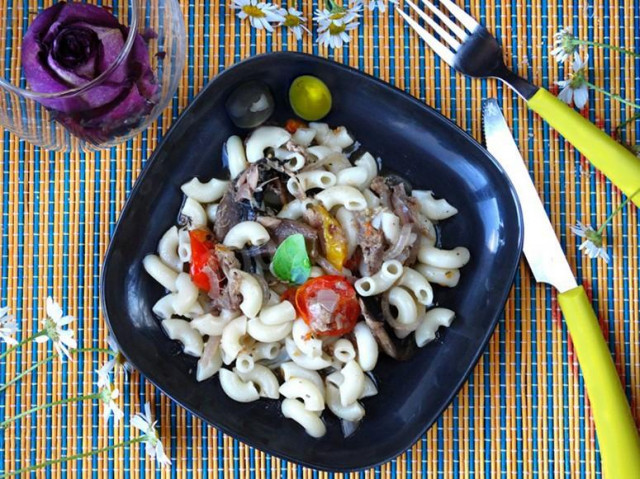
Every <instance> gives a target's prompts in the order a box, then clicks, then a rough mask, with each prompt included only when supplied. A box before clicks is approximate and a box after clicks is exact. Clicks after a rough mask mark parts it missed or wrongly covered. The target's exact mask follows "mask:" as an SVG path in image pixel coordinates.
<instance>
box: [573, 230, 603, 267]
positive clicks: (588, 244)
mask: <svg viewBox="0 0 640 479" xmlns="http://www.w3.org/2000/svg"><path fill="white" fill-rule="evenodd" d="M571 231H573V233H574V234H576V235H578V236H579V237H580V238H585V241H583V242H582V244H581V245H580V251H584V252H585V254H586V255H587V256H588V257H589V258H591V259H593V258H602V259H603V260H604V262H605V263H608V262H609V255H608V254H607V252H606V251H605V249H604V246H603V245H602V233H599V232H597V231H595V230H594V229H593V228H592V227H591V226H585V225H583V224H582V223H580V222H579V221H578V224H577V225H576V226H572V227H571Z"/></svg>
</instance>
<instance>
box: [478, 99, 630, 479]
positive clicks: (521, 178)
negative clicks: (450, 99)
mask: <svg viewBox="0 0 640 479" xmlns="http://www.w3.org/2000/svg"><path fill="white" fill-rule="evenodd" d="M483 124H484V135H485V140H486V144H487V149H488V150H489V152H490V153H491V154H492V155H493V156H494V158H495V159H496V160H498V163H500V165H501V166H502V168H503V169H504V171H505V172H506V174H507V176H508V177H509V180H510V181H511V184H512V185H513V188H514V189H515V191H516V193H517V196H518V199H519V200H520V207H521V210H522V217H523V222H524V255H525V257H526V258H527V262H528V263H529V267H530V268H531V271H532V273H533V276H534V277H535V279H536V281H538V282H542V283H547V284H550V285H552V286H553V287H554V288H556V289H557V290H558V304H559V305H560V309H561V310H562V313H563V315H564V319H565V323H566V324H567V329H568V330H569V334H570V335H571V339H572V341H573V345H574V348H575V351H576V355H577V357H578V362H579V363H580V368H581V370H582V375H583V377H584V381H585V386H586V389H587V394H588V395H589V401H590V403H591V411H592V413H593V418H594V422H595V425H596V431H597V434H598V441H599V443H600V451H601V455H602V461H603V466H604V467H603V469H604V472H605V477H607V478H608V479H620V478H629V479H632V478H640V437H639V436H638V429H637V428H636V424H635V422H634V419H633V416H632V415H631V409H630V408H629V403H628V402H627V398H626V396H625V394H624V391H623V389H622V385H621V384H620V378H619V377H618V373H617V371H616V368H615V365H614V364H613V360H612V359H611V353H610V351H609V348H608V346H607V343H606V342H605V340H604V337H603V336H602V331H601V330H600V325H599V323H598V318H597V317H596V315H595V313H594V312H593V308H592V306H591V303H590V301H589V298H588V297H587V295H586V293H585V291H584V288H583V287H582V286H578V284H577V282H576V278H575V276H574V274H573V273H572V271H571V268H570V267H569V263H568V262H567V259H566V257H565V255H564V252H563V251H562V247H561V246H560V242H559V241H558V238H557V237H556V235H555V232H554V230H553V227H552V226H551V222H550V221H549V218H548V216H547V213H546V211H545V209H544V206H543V205H542V202H541V201H540V197H539V196H538V192H537V191H536V188H535V186H534V184H533V182H532V181H531V177H530V176H529V171H528V170H527V168H526V166H525V164H524V160H523V159H522V156H521V155H520V152H519V150H518V146H517V145H516V143H515V141H514V139H513V136H512V134H511V131H510V130H509V126H508V125H507V122H506V121H505V119H504V116H503V115H502V112H501V111H500V107H499V106H498V103H497V101H496V100H495V99H489V100H486V101H485V102H484V106H483Z"/></svg>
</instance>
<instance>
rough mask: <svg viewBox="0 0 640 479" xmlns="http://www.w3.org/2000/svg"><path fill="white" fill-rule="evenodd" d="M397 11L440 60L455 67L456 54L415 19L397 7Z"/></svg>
mask: <svg viewBox="0 0 640 479" xmlns="http://www.w3.org/2000/svg"><path fill="white" fill-rule="evenodd" d="M396 11H397V12H398V13H399V14H400V16H401V17H402V18H404V20H405V21H406V22H407V23H408V24H409V26H410V27H411V28H413V29H414V30H415V31H416V33H417V34H418V35H420V37H421V38H422V39H423V40H424V41H425V42H426V43H427V45H429V47H430V48H431V49H432V50H433V51H434V52H436V53H437V54H438V55H439V56H440V58H442V59H443V60H444V61H445V62H447V63H448V64H449V66H453V61H454V60H453V58H454V57H455V54H454V53H453V52H452V51H451V50H449V49H448V48H447V47H446V46H444V45H443V44H442V43H440V42H439V41H438V40H436V38H435V37H434V36H433V35H431V34H430V33H429V32H428V31H426V30H425V29H424V28H422V27H421V26H420V24H419V23H418V22H416V21H415V20H414V19H413V18H411V17H410V16H409V15H407V14H406V13H404V12H403V11H402V10H400V9H399V8H398V7H396Z"/></svg>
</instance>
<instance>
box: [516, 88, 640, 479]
mask: <svg viewBox="0 0 640 479" xmlns="http://www.w3.org/2000/svg"><path fill="white" fill-rule="evenodd" d="M527 103H528V105H529V108H531V110H533V111H535V112H536V113H537V114H538V115H540V116H541V117H542V118H544V119H545V120H546V121H547V123H549V125H551V126H552V127H553V128H555V129H556V130H557V131H558V133H560V134H561V135H562V136H564V137H565V138H566V139H567V140H568V141H569V143H571V144H572V145H573V146H575V147H576V148H577V149H578V150H579V151H580V153H582V154H583V155H584V156H585V157H586V158H587V159H588V160H589V161H590V162H591V164H592V165H593V166H595V167H596V168H597V169H599V170H600V171H602V173H604V174H605V176H606V177H607V178H609V179H610V180H611V182H612V183H613V184H614V185H616V186H617V187H618V188H620V189H621V190H622V192H623V193H624V194H625V195H627V196H632V195H633V194H634V193H636V192H637V191H638V190H639V189H640V158H638V157H637V156H636V155H634V154H633V153H631V152H630V151H629V150H627V149H626V148H625V147H624V146H622V145H621V144H620V143H618V142H617V141H615V140H614V139H613V138H611V137H610V136H609V135H607V134H606V133H605V132H604V131H602V130H601V129H600V128H598V127H597V126H595V125H594V124H593V123H591V122H590V121H589V120H587V119H586V118H584V117H583V116H582V115H580V114H579V113H578V112H577V111H575V110H574V109H573V108H570V107H569V106H568V105H566V104H565V103H564V102H562V101H561V100H559V99H558V98H557V97H556V96H555V95H552V94H551V93H549V92H548V91H547V90H545V89H544V88H540V89H539V90H538V91H537V92H536V93H535V94H534V95H533V96H532V97H531V98H530V99H529V101H528V102H527ZM631 201H633V202H634V203H635V204H636V206H640V195H635V196H634V197H633V198H632V199H631ZM638 477H640V476H638Z"/></svg>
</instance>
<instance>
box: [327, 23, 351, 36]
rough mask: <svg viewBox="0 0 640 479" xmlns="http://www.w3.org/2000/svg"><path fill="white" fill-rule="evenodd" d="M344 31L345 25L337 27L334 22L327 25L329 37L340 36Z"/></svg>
mask: <svg viewBox="0 0 640 479" xmlns="http://www.w3.org/2000/svg"><path fill="white" fill-rule="evenodd" d="M346 29H347V26H346V25H338V24H336V23H334V22H331V24H330V25H329V34H330V35H340V34H341V33H342V32H344V31H345V30H346Z"/></svg>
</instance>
